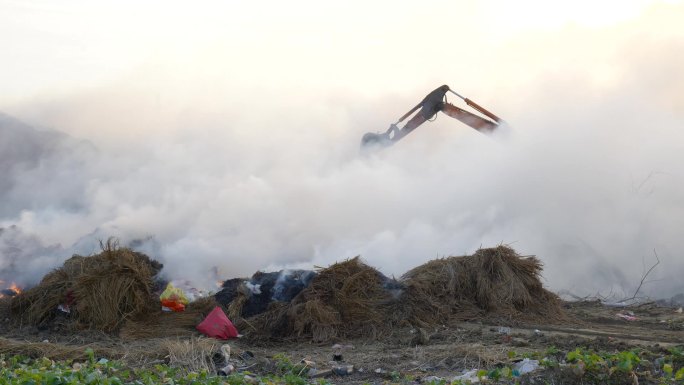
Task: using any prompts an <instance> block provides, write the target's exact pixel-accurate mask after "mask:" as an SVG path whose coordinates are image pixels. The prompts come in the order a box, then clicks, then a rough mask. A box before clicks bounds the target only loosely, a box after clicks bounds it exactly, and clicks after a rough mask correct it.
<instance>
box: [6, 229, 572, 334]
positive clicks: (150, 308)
mask: <svg viewBox="0 0 684 385" xmlns="http://www.w3.org/2000/svg"><path fill="white" fill-rule="evenodd" d="M161 268H162V265H161V264H160V263H158V262H156V261H154V260H151V259H150V258H149V257H147V256H146V255H144V254H141V253H137V252H134V251H132V250H130V249H127V248H117V247H116V245H115V244H112V243H110V242H108V243H107V244H105V245H103V247H102V252H101V253H100V254H97V255H94V256H90V257H81V256H74V257H72V258H70V259H68V260H67V261H66V262H65V263H64V265H63V266H62V267H61V268H59V269H56V270H54V271H52V272H51V273H49V274H47V275H46V276H45V277H44V278H43V280H42V281H41V282H40V283H39V284H38V285H37V286H35V287H33V288H30V289H27V290H25V291H23V292H21V293H19V294H17V295H16V296H14V297H12V298H11V299H7V300H9V301H10V312H11V318H12V320H13V321H15V322H16V323H17V324H22V325H27V324H29V325H36V326H41V325H43V326H46V325H54V324H59V325H67V326H68V327H69V328H71V330H75V329H83V328H85V329H95V330H100V331H104V332H108V333H118V334H119V336H120V337H122V338H124V339H139V338H154V337H168V336H174V335H187V334H190V333H194V330H195V329H197V330H200V331H202V332H203V333H205V334H207V335H210V336H215V337H217V338H230V337H235V336H237V334H238V332H239V333H242V334H243V335H245V336H246V337H247V338H250V339H279V340H293V339H309V340H312V341H315V342H324V341H331V340H333V339H336V338H354V337H367V338H378V337H381V336H384V335H387V334H389V333H392V330H393V328H395V327H403V326H410V327H427V326H431V325H443V324H447V323H449V322H450V321H455V320H482V319H488V320H491V321H496V322H509V323H510V322H515V321H536V320H542V319H543V320H544V321H546V322H553V321H561V320H563V319H564V318H565V317H564V314H563V311H562V309H561V306H560V300H559V298H558V297H557V296H556V295H555V294H553V293H551V292H549V291H547V290H546V289H544V288H543V286H542V284H541V282H540V280H539V277H540V274H541V270H542V265H541V263H540V261H539V260H538V259H536V258H535V257H521V256H519V255H517V254H516V252H515V251H514V250H513V249H511V248H510V247H507V246H499V247H496V248H490V249H480V250H478V251H477V252H476V253H475V254H473V255H470V256H462V257H449V258H444V259H437V260H433V261H430V262H427V263H425V264H423V265H421V266H418V267H416V268H414V269H412V270H410V271H409V272H407V273H406V274H405V275H404V276H402V277H401V278H400V279H398V280H397V279H394V278H388V277H386V276H384V275H383V274H382V273H380V272H379V271H378V270H376V269H374V268H373V267H371V266H368V265H366V264H365V263H363V262H362V261H361V260H360V258H359V257H356V258H353V259H350V260H346V261H343V262H339V263H336V264H333V265H331V266H329V267H327V268H322V269H318V270H316V271H309V270H284V271H280V272H271V273H265V272H257V273H255V274H254V275H253V276H252V277H251V278H234V279H229V280H227V281H225V282H224V283H223V287H222V289H221V291H219V292H218V293H216V294H215V295H214V296H201V295H199V296H198V295H197V293H193V292H192V290H190V289H188V288H187V287H185V288H184V287H183V286H182V285H180V286H179V285H178V284H177V285H176V286H174V284H173V283H169V284H168V285H167V286H166V289H164V286H163V285H162V284H161V282H160V281H159V280H158V278H156V276H157V274H158V273H159V272H160V270H161ZM160 293H161V295H160ZM193 297H194V298H193ZM219 329H220V330H219ZM212 333H213V335H212Z"/></svg>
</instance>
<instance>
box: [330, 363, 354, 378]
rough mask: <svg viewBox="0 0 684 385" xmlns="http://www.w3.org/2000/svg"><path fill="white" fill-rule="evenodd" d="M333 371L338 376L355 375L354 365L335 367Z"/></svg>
mask: <svg viewBox="0 0 684 385" xmlns="http://www.w3.org/2000/svg"><path fill="white" fill-rule="evenodd" d="M332 371H333V373H335V374H337V375H338V376H348V375H350V374H352V373H354V365H342V366H335V367H333V369H332Z"/></svg>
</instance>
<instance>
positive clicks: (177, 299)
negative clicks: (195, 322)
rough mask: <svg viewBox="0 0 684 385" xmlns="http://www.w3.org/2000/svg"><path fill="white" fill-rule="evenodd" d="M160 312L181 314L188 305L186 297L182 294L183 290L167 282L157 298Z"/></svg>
mask: <svg viewBox="0 0 684 385" xmlns="http://www.w3.org/2000/svg"><path fill="white" fill-rule="evenodd" d="M159 300H160V301H161V305H162V310H164V311H175V312H181V311H184V310H185V305H187V304H188V302H189V301H188V297H187V296H186V295H185V293H184V292H183V289H181V288H178V287H175V286H174V285H173V283H171V282H169V284H168V285H166V289H164V291H163V292H162V293H161V295H160V296H159Z"/></svg>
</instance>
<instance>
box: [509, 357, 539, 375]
mask: <svg viewBox="0 0 684 385" xmlns="http://www.w3.org/2000/svg"><path fill="white" fill-rule="evenodd" d="M537 369H539V361H537V360H530V359H529V358H525V359H523V360H522V361H520V362H516V363H515V364H514V365H513V370H517V371H518V372H519V373H520V374H525V373H530V372H533V371H535V370H537Z"/></svg>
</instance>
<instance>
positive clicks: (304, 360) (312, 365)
mask: <svg viewBox="0 0 684 385" xmlns="http://www.w3.org/2000/svg"><path fill="white" fill-rule="evenodd" d="M301 363H302V364H304V365H305V366H307V367H309V368H315V367H316V363H315V362H313V361H310V360H307V359H303V360H302V361H301Z"/></svg>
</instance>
